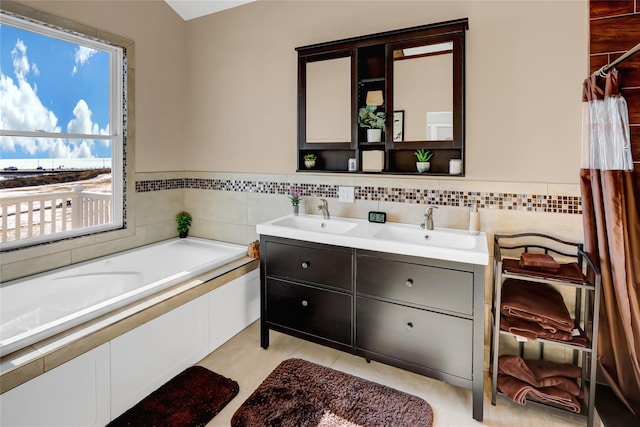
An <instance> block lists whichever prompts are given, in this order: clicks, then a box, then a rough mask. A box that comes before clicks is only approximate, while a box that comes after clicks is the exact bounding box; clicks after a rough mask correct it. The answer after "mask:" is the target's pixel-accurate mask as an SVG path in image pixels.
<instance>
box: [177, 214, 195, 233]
mask: <svg viewBox="0 0 640 427" xmlns="http://www.w3.org/2000/svg"><path fill="white" fill-rule="evenodd" d="M192 220H193V218H192V217H191V214H190V213H189V212H180V213H179V214H178V215H176V223H177V224H178V233H181V234H182V233H186V232H188V231H189V227H191V221H192Z"/></svg>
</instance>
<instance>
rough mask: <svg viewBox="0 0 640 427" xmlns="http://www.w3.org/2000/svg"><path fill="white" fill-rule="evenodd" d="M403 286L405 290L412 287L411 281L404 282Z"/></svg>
mask: <svg viewBox="0 0 640 427" xmlns="http://www.w3.org/2000/svg"><path fill="white" fill-rule="evenodd" d="M404 285H405V286H406V287H407V288H410V287H412V286H413V279H407V281H406V282H404Z"/></svg>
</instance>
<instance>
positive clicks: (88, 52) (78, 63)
mask: <svg viewBox="0 0 640 427" xmlns="http://www.w3.org/2000/svg"><path fill="white" fill-rule="evenodd" d="M97 52H98V51H97V50H95V49H91V48H90V47H86V46H78V47H77V48H76V53H75V65H74V66H73V70H72V71H71V75H72V76H74V75H75V74H76V73H77V72H78V67H82V66H83V65H84V64H85V63H86V62H87V61H88V60H89V58H91V57H92V56H93V55H95V54H96V53H97Z"/></svg>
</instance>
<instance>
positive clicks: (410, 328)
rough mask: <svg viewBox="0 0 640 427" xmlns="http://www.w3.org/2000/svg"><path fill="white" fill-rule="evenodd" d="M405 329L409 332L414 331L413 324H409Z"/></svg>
mask: <svg viewBox="0 0 640 427" xmlns="http://www.w3.org/2000/svg"><path fill="white" fill-rule="evenodd" d="M405 328H406V329H407V331H411V330H412V329H413V322H409V323H407V324H406V325H405Z"/></svg>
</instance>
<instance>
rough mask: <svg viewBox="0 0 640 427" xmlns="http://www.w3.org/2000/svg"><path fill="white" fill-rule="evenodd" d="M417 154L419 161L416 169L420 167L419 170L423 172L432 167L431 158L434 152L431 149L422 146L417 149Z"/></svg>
mask: <svg viewBox="0 0 640 427" xmlns="http://www.w3.org/2000/svg"><path fill="white" fill-rule="evenodd" d="M415 155H416V157H417V158H418V161H417V162H416V169H418V172H419V173H423V172H426V171H428V170H429V168H430V167H431V163H430V162H429V160H431V157H432V156H433V153H432V152H431V151H429V150H425V149H423V148H420V149H418V150H416V152H415Z"/></svg>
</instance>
